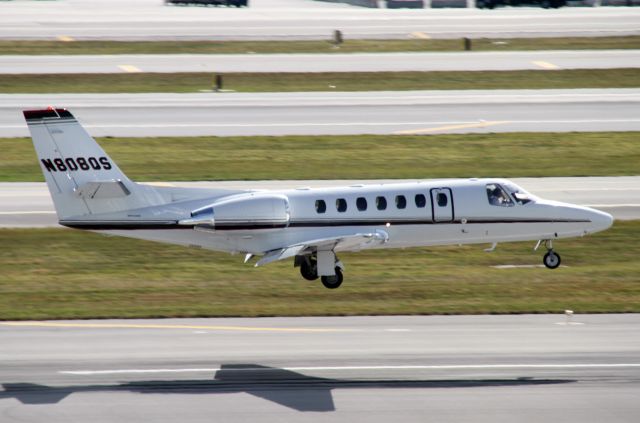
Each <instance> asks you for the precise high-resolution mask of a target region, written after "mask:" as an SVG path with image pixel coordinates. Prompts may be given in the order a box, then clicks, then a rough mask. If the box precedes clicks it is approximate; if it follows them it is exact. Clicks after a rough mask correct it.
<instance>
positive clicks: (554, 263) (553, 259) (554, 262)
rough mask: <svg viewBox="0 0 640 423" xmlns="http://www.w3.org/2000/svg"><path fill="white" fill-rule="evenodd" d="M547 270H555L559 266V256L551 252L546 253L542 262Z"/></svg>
mask: <svg viewBox="0 0 640 423" xmlns="http://www.w3.org/2000/svg"><path fill="white" fill-rule="evenodd" d="M542 262H543V263H544V265H545V266H547V268H548V269H557V268H558V266H560V255H558V253H556V252H555V251H553V250H550V251H548V252H547V254H545V255H544V258H543V260H542Z"/></svg>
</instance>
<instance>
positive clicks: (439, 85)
mask: <svg viewBox="0 0 640 423" xmlns="http://www.w3.org/2000/svg"><path fill="white" fill-rule="evenodd" d="M223 82H224V89H225V90H233V91H238V92H297V91H328V92H330V91H381V90H393V91H399V90H467V89H474V90H483V89H544V88H556V89H568V88H636V87H640V69H634V68H631V69H625V68H623V69H564V70H521V71H470V72H466V71H456V72H453V71H452V72H326V73H230V74H224V75H223ZM213 85H214V73H113V74H38V75H29V74H0V93H5V94H14V93H34V94H44V93H153V92H175V93H190V92H201V91H205V90H211V89H212V87H213Z"/></svg>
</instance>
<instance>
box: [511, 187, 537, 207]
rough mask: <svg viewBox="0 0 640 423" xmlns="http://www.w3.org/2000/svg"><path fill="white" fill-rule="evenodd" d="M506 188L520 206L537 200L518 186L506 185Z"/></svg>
mask: <svg viewBox="0 0 640 423" xmlns="http://www.w3.org/2000/svg"><path fill="white" fill-rule="evenodd" d="M504 187H505V189H506V190H507V191H508V192H509V194H511V196H512V197H513V199H514V200H516V202H517V203H518V204H520V205H523V204H527V203H530V202H532V201H535V199H536V197H535V196H533V195H531V194H529V193H528V192H527V191H525V190H523V189H522V188H520V187H519V186H517V185H516V184H512V183H505V184H504Z"/></svg>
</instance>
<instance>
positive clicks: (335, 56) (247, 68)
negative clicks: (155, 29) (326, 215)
mask: <svg viewBox="0 0 640 423" xmlns="http://www.w3.org/2000/svg"><path fill="white" fill-rule="evenodd" d="M639 21H640V20H639ZM639 67H640V50H557V51H554V50H544V51H504V52H445V53H347V54H341V53H329V54H166V55H157V54H135V55H132V54H123V55H60V56H40V55H34V56H11V55H0V73H9V74H42V73H65V74H68V73H127V72H129V73H131V72H165V73H166V72H212V73H215V72H226V73H231V72H404V71H417V72H419V71H480V70H496V71H500V70H552V69H609V68H639Z"/></svg>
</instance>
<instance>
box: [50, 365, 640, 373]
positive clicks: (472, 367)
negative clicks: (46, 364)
mask: <svg viewBox="0 0 640 423" xmlns="http://www.w3.org/2000/svg"><path fill="white" fill-rule="evenodd" d="M637 367H640V363H575V364H444V365H424V366H420V365H417V366H323V367H283V368H276V367H274V368H269V367H267V368H258V369H256V368H253V367H246V368H243V367H240V368H233V369H223V368H222V367H208V368H186V369H114V370H60V371H58V373H60V374H65V375H79V376H88V375H110V374H139V373H208V372H217V371H220V370H233V371H248V372H255V371H282V370H288V371H292V372H298V371H300V372H302V371H334V370H483V369H608V368H637Z"/></svg>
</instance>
